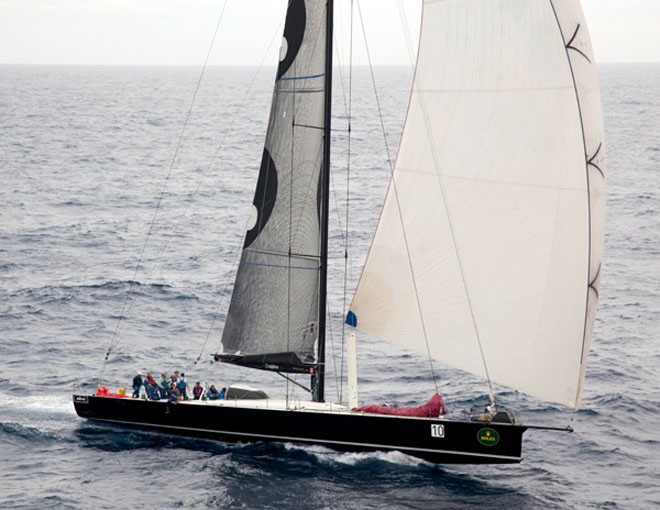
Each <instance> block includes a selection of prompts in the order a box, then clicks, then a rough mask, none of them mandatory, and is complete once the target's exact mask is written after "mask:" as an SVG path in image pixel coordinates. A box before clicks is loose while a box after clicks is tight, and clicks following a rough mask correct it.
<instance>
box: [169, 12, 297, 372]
mask: <svg viewBox="0 0 660 510" xmlns="http://www.w3.org/2000/svg"><path fill="white" fill-rule="evenodd" d="M284 19H285V17H284V16H283V17H282V18H281V19H280V23H279V24H278V26H277V28H276V29H275V32H274V33H273V36H272V37H271V39H270V43H269V44H268V48H267V49H266V51H265V52H264V54H263V56H262V57H261V62H259V65H258V66H257V69H256V71H255V72H254V74H253V75H252V79H251V80H250V83H249V84H248V86H247V89H246V91H245V94H244V95H243V99H242V101H241V103H240V104H239V105H238V106H237V107H236V109H235V110H234V113H233V114H232V117H231V120H230V121H229V125H228V127H227V129H225V131H224V134H223V135H222V138H221V139H220V143H219V144H218V146H217V148H216V150H215V153H214V154H213V158H212V159H211V162H210V163H209V164H208V166H207V169H210V168H212V167H213V165H214V164H215V161H216V160H217V159H218V157H219V155H220V151H221V150H222V149H223V148H224V142H225V140H226V138H227V136H229V133H231V132H232V131H233V130H232V128H233V127H234V124H235V123H236V118H237V117H238V112H240V111H241V110H243V108H244V107H245V103H247V100H248V98H249V97H250V94H251V92H252V88H253V87H254V84H255V82H256V81H257V78H258V76H259V73H260V72H261V69H262V68H263V66H264V62H265V61H266V58H267V57H268V54H269V53H270V49H271V48H272V46H273V43H274V42H275V40H276V38H277V35H278V34H279V33H280V32H281V27H282V23H284ZM205 178H206V172H205V173H204V175H203V176H202V178H201V179H200V182H199V184H198V186H197V188H196V189H195V192H194V194H193V196H197V194H198V193H199V191H200V189H201V188H202V184H203V182H204V179H205ZM188 207H190V206H188ZM250 207H252V203H250ZM185 214H187V210H186V212H185V213H184V217H185ZM246 217H248V220H246V222H245V228H244V231H245V232H247V230H248V229H247V227H248V224H249V221H250V220H249V215H247V216H246ZM181 221H183V218H182V219H181V220H179V222H177V224H176V225H175V229H176V228H177V227H178V225H179V223H180V222H181ZM175 231H176V230H175ZM243 241H244V238H239V244H238V247H237V248H236V249H235V250H234V252H235V254H234V260H233V262H232V265H231V266H230V270H229V271H227V272H226V273H225V274H224V277H223V279H222V285H221V288H226V287H228V286H229V281H230V277H231V276H232V275H235V271H234V268H235V267H236V265H237V263H238V261H239V260H240V255H241V251H242V250H241V244H242V243H243ZM167 246H169V242H168V245H166V247H167ZM224 300H225V296H224V295H223V296H222V297H221V298H220V302H219V303H218V306H217V308H216V310H215V312H214V314H213V318H212V320H211V326H210V327H209V329H208V331H207V333H206V337H205V339H204V343H203V345H202V348H201V350H200V353H199V356H197V359H196V360H195V362H194V364H193V366H194V365H197V363H198V362H199V361H200V360H201V359H202V357H203V355H204V351H205V350H206V346H207V345H208V342H209V340H210V338H211V334H212V333H213V329H214V328H215V323H216V322H217V319H218V315H219V314H220V310H221V309H222V306H223V304H224ZM221 345H222V343H221V344H220V345H219V346H218V350H219V349H220V346H221Z"/></svg>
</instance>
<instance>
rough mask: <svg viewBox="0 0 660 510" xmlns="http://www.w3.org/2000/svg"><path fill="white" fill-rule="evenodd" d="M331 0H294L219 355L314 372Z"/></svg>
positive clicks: (255, 364)
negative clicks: (328, 8) (327, 4)
mask: <svg viewBox="0 0 660 510" xmlns="http://www.w3.org/2000/svg"><path fill="white" fill-rule="evenodd" d="M325 13H326V8H325V2H318V1H311V0H308V1H304V0H292V1H290V2H289V7H288V11H287V17H286V22H285V28H284V39H283V41H282V47H281V50H280V64H279V67H278V70H277V78H276V82H275V90H274V93H273V102H272V106H271V113H270V120H269V125H268V133H267V135H266V142H265V148H264V152H263V158H262V162H261V169H260V172H259V178H258V183H257V189H256V193H255V197H254V208H253V213H252V217H251V219H250V224H249V226H248V232H247V234H246V237H245V243H244V247H243V252H242V256H241V261H240V265H239V268H238V273H237V276H236V283H235V287H234V292H233V295H232V299H231V303H230V307H229V313H228V317H227V321H226V324H225V329H224V332H223V336H222V347H223V354H222V355H219V356H218V358H219V359H222V360H223V361H228V362H233V363H237V364H243V365H248V366H252V367H255V368H264V369H273V370H279V371H303V370H309V363H313V362H314V360H315V343H316V341H317V338H318V321H319V317H318V316H319V271H320V246H321V234H320V230H321V218H320V215H321V205H320V204H321V202H322V200H323V197H322V196H321V194H322V193H323V191H322V186H321V185H320V182H321V173H322V159H323V125H324V111H325V110H324V90H325V89H324V87H325V74H324V71H325V37H326V19H325Z"/></svg>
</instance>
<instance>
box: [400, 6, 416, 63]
mask: <svg viewBox="0 0 660 510" xmlns="http://www.w3.org/2000/svg"><path fill="white" fill-rule="evenodd" d="M397 6H398V7H399V18H400V19H401V27H402V29H403V36H404V39H405V40H406V47H407V48H408V58H409V59H410V64H411V65H413V66H414V65H415V48H414V46H413V43H412V37H411V36H410V27H409V25H408V17H407V16H406V9H405V7H404V6H403V1H402V0H397Z"/></svg>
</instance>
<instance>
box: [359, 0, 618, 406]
mask: <svg viewBox="0 0 660 510" xmlns="http://www.w3.org/2000/svg"><path fill="white" fill-rule="evenodd" d="M566 34H569V35H568V37H567V36H566ZM594 61H595V59H594V58H593V52H592V51H591V46H590V43H589V39H588V33H587V31H586V25H585V23H584V19H583V16H582V12H581V9H580V6H579V2H578V1H577V0H557V1H555V2H552V1H550V0H473V1H470V2H465V1H460V0H446V1H444V2H432V1H425V2H424V15H423V23H422V31H421V35H420V49H419V56H418V64H417V68H416V72H415V79H414V84H413V92H412V97H411V101H410V105H409V111H408V116H407V120H406V125H405V128H404V132H403V135H402V139H401V146H400V148H399V154H398V157H397V162H396V165H395V169H394V171H393V175H392V184H391V185H390V187H389V190H388V193H387V197H386V201H385V205H384V207H383V211H382V215H381V219H380V222H379V225H378V229H377V231H376V233H375V236H374V239H373V243H372V247H371V250H370V252H369V256H368V258H367V261H366V264H365V267H364V271H363V274H362V277H361V279H360V282H359V285H358V288H357V290H356V293H355V297H354V300H353V303H352V305H351V308H350V314H351V319H352V321H353V322H354V323H357V327H358V328H359V329H362V330H364V331H367V332H370V333H372V334H375V335H376V336H380V337H381V338H384V339H386V340H389V341H390V342H392V343H395V344H397V345H401V346H403V347H406V348H409V349H411V350H415V351H418V352H420V353H423V354H427V349H428V351H430V355H431V356H432V357H433V358H435V359H438V360H440V361H442V362H445V363H447V364H448V365H451V366H454V367H457V368H460V369H462V370H466V371H468V372H471V373H474V374H477V375H478V376H481V377H484V378H486V376H487V374H486V372H485V367H484V366H483V363H482V361H481V352H483V356H484V358H485V362H486V366H487V369H488V373H489V375H490V378H491V379H492V380H493V381H494V382H497V383H500V384H503V385H507V386H511V387H513V388H516V389H519V390H521V391H524V392H527V393H529V394H532V395H535V396H538V397H541V398H543V399H546V400H550V401H554V402H560V403H563V404H566V405H569V406H574V407H577V406H578V405H579V396H580V394H581V388H582V384H583V380H584V367H585V363H586V353H587V352H588V346H589V342H590V335H591V330H592V327H593V320H594V314H595V307H596V303H597V288H598V282H599V279H600V273H599V272H597V271H598V270H599V268H600V261H601V259H602V244H603V243H602V241H603V236H602V232H603V224H604V209H603V206H604V175H605V173H604V170H603V168H604V161H603V158H604V151H603V148H602V147H603V135H602V114H601V113H600V99H599V96H598V85H597V77H596V70H595V65H594ZM592 158H593V161H592ZM420 317H421V318H423V321H424V323H423V324H421V323H420ZM425 335H426V337H425ZM427 341H428V347H427Z"/></svg>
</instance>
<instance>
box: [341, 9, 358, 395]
mask: <svg viewBox="0 0 660 510" xmlns="http://www.w3.org/2000/svg"><path fill="white" fill-rule="evenodd" d="M353 20H354V0H351V12H350V33H349V37H348V39H349V43H348V59H349V64H348V141H347V156H346V223H345V231H344V289H343V299H342V309H341V311H342V315H343V314H344V313H346V309H347V302H348V298H347V295H348V270H349V259H348V236H349V221H350V207H349V206H350V201H351V155H352V153H351V140H352V137H351V128H352V123H353ZM344 338H346V321H345V320H342V321H341V347H342V348H341V363H340V368H341V378H340V379H339V402H341V401H342V398H343V393H344V377H343V376H344Z"/></svg>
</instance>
